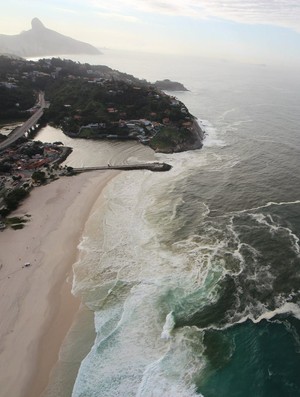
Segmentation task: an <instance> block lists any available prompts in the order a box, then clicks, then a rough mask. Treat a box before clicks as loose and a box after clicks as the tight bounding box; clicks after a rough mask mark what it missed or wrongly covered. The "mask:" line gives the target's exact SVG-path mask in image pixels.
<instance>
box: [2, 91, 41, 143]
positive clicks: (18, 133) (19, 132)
mask: <svg viewBox="0 0 300 397" xmlns="http://www.w3.org/2000/svg"><path fill="white" fill-rule="evenodd" d="M36 106H37V107H38V110H37V111H36V112H35V113H34V114H33V115H32V116H31V117H30V118H29V119H28V120H27V121H25V123H23V124H22V125H21V126H20V127H17V128H15V129H14V130H13V131H12V132H11V133H10V134H9V136H8V137H7V139H6V140H5V141H4V142H2V143H0V150H4V149H6V148H8V147H9V146H10V145H11V144H13V143H14V142H16V141H17V140H18V139H19V138H21V137H22V136H23V135H25V133H26V132H27V131H29V130H30V128H32V127H33V126H34V125H36V124H37V122H38V120H39V119H40V118H41V117H42V115H43V114H44V109H45V108H47V107H49V103H48V102H46V101H45V97H44V93H43V92H41V93H40V94H39V100H38V103H37V105H36Z"/></svg>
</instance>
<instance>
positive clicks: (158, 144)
mask: <svg viewBox="0 0 300 397" xmlns="http://www.w3.org/2000/svg"><path fill="white" fill-rule="evenodd" d="M194 140H195V138H194V137H193V135H192V133H191V131H190V130H188V129H184V128H176V127H164V128H162V129H161V130H160V131H159V132H158V133H157V134H156V135H155V137H154V138H152V140H151V142H150V146H151V147H152V149H155V150H158V151H163V152H165V151H168V152H172V151H176V149H177V148H178V147H181V146H183V145H187V144H193V143H194Z"/></svg>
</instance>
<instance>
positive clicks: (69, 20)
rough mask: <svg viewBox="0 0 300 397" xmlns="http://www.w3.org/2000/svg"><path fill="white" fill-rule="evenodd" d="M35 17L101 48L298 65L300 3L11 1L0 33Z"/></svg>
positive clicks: (11, 31)
mask: <svg viewBox="0 0 300 397" xmlns="http://www.w3.org/2000/svg"><path fill="white" fill-rule="evenodd" d="M34 17H37V18H39V19H40V20H41V21H42V22H43V24H44V25H45V26H46V27H47V28H49V29H53V30H56V31H58V32H59V33H62V34H65V35H68V36H71V37H73V38H75V39H78V40H82V41H86V42H88V43H90V44H93V45H95V46H97V47H99V48H108V49H123V50H139V51H143V52H153V53H166V54H180V55H183V56H184V55H190V54H194V55H197V56H198V55H199V56H204V57H209V58H210V57H212V58H219V59H233V60H239V61H245V62H253V63H268V62H290V63H299V64H300V0H227V1H225V0H26V1H25V0H9V1H7V2H5V3H4V4H2V5H1V16H0V21H1V25H0V26H1V28H0V33H2V34H18V33H20V32H21V31H24V30H29V29H30V28H31V20H32V19H33V18H34Z"/></svg>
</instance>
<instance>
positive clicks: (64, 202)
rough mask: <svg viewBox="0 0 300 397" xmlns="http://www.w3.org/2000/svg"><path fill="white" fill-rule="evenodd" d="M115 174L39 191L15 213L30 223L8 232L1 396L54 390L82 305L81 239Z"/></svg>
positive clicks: (0, 331)
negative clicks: (75, 291)
mask: <svg viewBox="0 0 300 397" xmlns="http://www.w3.org/2000/svg"><path fill="white" fill-rule="evenodd" d="M115 175H117V172H115V171H114V172H112V171H110V172H108V171H94V172H91V173H89V174H88V175H87V174H82V175H77V176H73V177H69V178H67V177H63V178H60V179H59V180H57V181H54V182H52V183H50V184H48V185H45V186H41V187H39V188H37V189H34V190H33V191H32V192H31V194H30V197H29V198H27V200H25V202H24V203H23V204H22V205H21V206H20V207H19V208H18V209H17V210H16V211H15V213H17V214H20V215H25V214H30V215H31V218H30V221H29V222H28V223H27V224H26V226H25V227H24V228H23V229H21V230H16V231H15V230H12V229H8V230H5V231H4V232H3V233H1V234H0V263H1V264H2V267H1V269H0V291H1V300H0V313H1V319H2V320H0V357H1V359H0V384H1V385H2V386H1V390H0V397H6V396H7V395H12V396H14V397H29V396H30V397H39V396H40V395H41V394H42V392H43V391H44V390H45V389H46V387H47V385H48V381H49V377H50V373H51V370H52V369H53V367H54V366H55V364H56V362H57V361H58V355H59V350H60V347H61V345H62V342H63V340H64V338H65V336H66V335H67V333H68V331H69V329H70V328H71V325H72V323H73V319H74V317H75V316H76V314H77V313H78V310H79V307H80V299H79V298H76V297H74V296H73V295H72V293H71V288H72V283H71V281H72V275H73V271H72V265H73V264H74V263H75V261H76V259H77V257H78V254H79V250H78V244H79V242H80V237H81V235H82V232H83V229H84V225H85V223H86V221H87V219H88V217H89V215H90V212H91V210H92V207H93V205H94V203H95V201H96V200H97V198H98V197H99V195H100V193H101V191H102V189H103V188H104V187H105V186H106V184H107V183H108V182H109V181H110V180H111V179H112V178H113V177H114V176H115ZM1 246H2V248H1ZM4 247H5V248H4ZM26 262H29V263H30V266H29V267H24V264H25V263H26Z"/></svg>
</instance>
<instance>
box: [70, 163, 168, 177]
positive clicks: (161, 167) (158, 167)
mask: <svg viewBox="0 0 300 397" xmlns="http://www.w3.org/2000/svg"><path fill="white" fill-rule="evenodd" d="M171 168H172V166H171V165H170V164H167V163H157V162H155V163H145V164H126V165H110V164H108V165H107V166H99V167H82V168H73V169H72V173H73V174H79V173H82V172H89V171H103V170H121V171H131V170H149V171H153V172H163V171H169V170H170V169H171Z"/></svg>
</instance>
